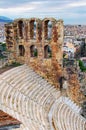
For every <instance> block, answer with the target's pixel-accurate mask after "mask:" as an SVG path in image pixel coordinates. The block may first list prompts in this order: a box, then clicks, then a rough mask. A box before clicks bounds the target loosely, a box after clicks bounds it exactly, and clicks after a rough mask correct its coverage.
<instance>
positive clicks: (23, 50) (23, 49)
mask: <svg viewBox="0 0 86 130" xmlns="http://www.w3.org/2000/svg"><path fill="white" fill-rule="evenodd" d="M24 54H25V48H24V46H23V45H19V56H24Z"/></svg>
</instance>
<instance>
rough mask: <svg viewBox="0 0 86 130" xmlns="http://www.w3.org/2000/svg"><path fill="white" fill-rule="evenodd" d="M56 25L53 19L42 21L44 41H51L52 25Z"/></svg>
mask: <svg viewBox="0 0 86 130" xmlns="http://www.w3.org/2000/svg"><path fill="white" fill-rule="evenodd" d="M55 23H56V20H55V19H51V18H49V19H46V18H45V19H44V20H43V27H44V28H43V29H44V39H45V40H50V39H52V30H53V25H54V24H55Z"/></svg>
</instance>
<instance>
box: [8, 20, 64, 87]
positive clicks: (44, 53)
mask: <svg viewBox="0 0 86 130" xmlns="http://www.w3.org/2000/svg"><path fill="white" fill-rule="evenodd" d="M50 22H51V23H50ZM49 24H50V25H49ZM11 26H12V31H13V35H12V39H13V40H12V41H11V42H12V43H13V46H11V47H8V50H12V51H13V56H14V59H15V60H16V61H18V62H21V63H26V64H28V65H29V66H31V67H33V69H34V70H35V71H36V72H38V73H39V74H41V75H42V76H43V77H45V78H46V79H48V80H49V81H50V82H51V83H52V84H54V85H55V86H56V87H59V83H58V81H59V78H60V77H61V76H62V55H63V54H62V43H63V21H62V20H58V21H57V20H56V19H54V18H45V19H43V20H40V19H36V18H31V19H17V20H15V21H14V22H13V23H12V24H11ZM7 28H8V25H6V29H7ZM49 29H51V34H49V33H50V31H49ZM9 30H10V29H9ZM34 30H35V31H34ZM6 35H7V36H8V33H7V31H6ZM49 35H50V36H49ZM6 42H7V45H8V44H10V43H9V41H8V38H7V41H6Z"/></svg>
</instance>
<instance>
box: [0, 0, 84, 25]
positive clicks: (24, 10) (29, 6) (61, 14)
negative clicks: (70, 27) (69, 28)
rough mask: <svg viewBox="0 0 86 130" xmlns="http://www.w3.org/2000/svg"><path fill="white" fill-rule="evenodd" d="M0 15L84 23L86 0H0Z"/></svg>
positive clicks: (66, 22)
mask: <svg viewBox="0 0 86 130" xmlns="http://www.w3.org/2000/svg"><path fill="white" fill-rule="evenodd" d="M0 16H7V17H9V18H12V19H15V18H19V17H24V18H29V17H39V18H44V17H54V18H56V19H63V20H64V23H65V24H68V23H69V24H86V0H0Z"/></svg>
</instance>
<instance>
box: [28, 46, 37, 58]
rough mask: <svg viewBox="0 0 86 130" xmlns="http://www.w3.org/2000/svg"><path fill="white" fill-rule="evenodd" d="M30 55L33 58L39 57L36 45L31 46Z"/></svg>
mask: <svg viewBox="0 0 86 130" xmlns="http://www.w3.org/2000/svg"><path fill="white" fill-rule="evenodd" d="M30 55H31V57H37V56H38V50H37V47H36V46H35V45H31V46H30Z"/></svg>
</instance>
